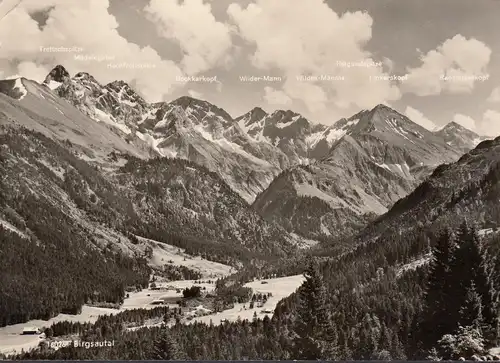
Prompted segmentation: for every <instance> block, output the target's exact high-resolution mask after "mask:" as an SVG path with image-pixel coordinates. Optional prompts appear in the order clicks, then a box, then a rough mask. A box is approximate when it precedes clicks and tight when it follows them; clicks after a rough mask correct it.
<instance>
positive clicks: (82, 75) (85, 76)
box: [73, 72, 99, 84]
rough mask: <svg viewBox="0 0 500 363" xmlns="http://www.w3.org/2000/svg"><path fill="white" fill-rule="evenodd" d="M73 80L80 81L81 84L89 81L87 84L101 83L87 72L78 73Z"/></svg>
mask: <svg viewBox="0 0 500 363" xmlns="http://www.w3.org/2000/svg"><path fill="white" fill-rule="evenodd" d="M73 80H78V81H81V82H85V81H87V82H93V83H97V84H99V82H97V80H96V79H95V78H94V76H92V75H91V74H90V73H87V72H78V73H77V74H75V76H74V77H73Z"/></svg>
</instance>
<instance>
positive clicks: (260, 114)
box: [248, 107, 268, 121]
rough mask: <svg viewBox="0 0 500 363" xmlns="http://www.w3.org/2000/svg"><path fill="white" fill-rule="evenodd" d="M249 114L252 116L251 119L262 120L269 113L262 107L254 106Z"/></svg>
mask: <svg viewBox="0 0 500 363" xmlns="http://www.w3.org/2000/svg"><path fill="white" fill-rule="evenodd" d="M248 115H249V116H250V120H251V121H255V120H262V119H263V118H264V117H266V116H267V115H268V114H267V112H266V111H264V110H263V109H262V108H260V107H254V108H252V109H251V110H250V112H248Z"/></svg>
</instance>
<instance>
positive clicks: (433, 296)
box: [412, 229, 457, 351]
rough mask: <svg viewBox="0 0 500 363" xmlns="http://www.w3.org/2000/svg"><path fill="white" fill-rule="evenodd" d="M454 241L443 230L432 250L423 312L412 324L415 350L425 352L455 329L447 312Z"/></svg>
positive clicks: (451, 316)
mask: <svg viewBox="0 0 500 363" xmlns="http://www.w3.org/2000/svg"><path fill="white" fill-rule="evenodd" d="M455 249H456V247H455V241H454V238H453V235H452V233H451V231H450V230H448V229H446V230H444V231H443V232H442V233H441V235H440V236H439V238H438V239H437V241H436V244H435V246H434V247H433V249H432V259H431V264H430V269H429V278H428V282H427V288H426V291H425V298H424V312H423V313H422V314H421V316H420V319H418V320H416V321H415V324H416V325H417V327H416V328H415V331H414V332H412V334H414V336H413V338H414V340H415V343H416V345H417V346H416V348H417V350H420V351H428V350H430V349H431V348H432V347H433V346H434V345H435V344H436V342H437V341H438V340H439V339H440V338H441V337H442V336H443V335H444V334H447V333H450V332H452V331H453V330H454V329H455V327H456V326H455V325H456V321H457V320H456V319H455V318H454V317H453V314H452V310H450V308H451V307H450V305H449V303H450V300H451V294H452V289H451V286H450V282H451V278H450V277H451V265H452V256H453V252H454V250H455Z"/></svg>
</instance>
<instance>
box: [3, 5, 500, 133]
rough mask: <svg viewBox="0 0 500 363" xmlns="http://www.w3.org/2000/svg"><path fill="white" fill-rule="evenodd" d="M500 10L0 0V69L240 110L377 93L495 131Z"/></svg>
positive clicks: (437, 120) (395, 103)
mask: <svg viewBox="0 0 500 363" xmlns="http://www.w3.org/2000/svg"><path fill="white" fill-rule="evenodd" d="M499 14H500V1H499V0H439V1H431V0H428V1H425V0H405V1H401V0H332V1H329V0H183V1H182V0H43V1H42V0H0V77H1V78H7V77H13V76H17V75H21V76H24V77H26V78H31V79H34V80H37V81H43V79H44V78H45V76H46V74H47V73H48V72H49V71H50V69H52V68H53V67H54V66H55V65H57V64H62V65H64V66H65V67H66V68H67V69H68V71H69V72H70V73H71V74H72V75H73V74H75V73H77V72H80V71H85V72H89V73H91V74H92V75H93V76H94V77H96V79H97V80H98V81H99V82H101V83H103V84H105V83H107V82H110V81H113V80H117V79H119V80H124V81H127V82H129V83H130V84H131V85H132V86H133V87H135V88H136V89H137V90H138V91H139V92H140V93H141V94H142V95H143V96H144V97H145V98H146V100H148V101H151V102H153V101H161V100H166V101H169V100H172V99H174V98H176V97H179V96H181V95H186V94H188V95H191V96H193V97H198V98H201V99H205V100H207V101H210V102H212V103H215V104H216V105H218V106H220V107H222V108H224V109H226V110H227V111H228V112H229V113H230V114H232V115H233V116H235V117H236V116H238V115H240V114H242V113H245V112H246V111H248V110H250V109H251V108H253V107H255V106H260V107H262V108H263V109H265V110H266V111H273V110H275V109H292V110H294V111H297V112H300V113H302V114H304V115H305V116H306V117H308V118H310V119H311V121H316V122H323V123H326V124H332V123H334V122H335V121H337V120H338V119H339V118H341V117H346V116H347V117H348V116H350V115H352V114H354V113H356V112H358V111H359V110H360V109H368V108H372V107H374V106H375V105H377V104H379V103H385V104H388V105H390V106H392V107H394V108H395V109H397V110H398V111H400V112H402V113H405V114H406V115H407V116H409V117H410V118H411V119H412V120H413V121H415V122H418V123H420V124H421V125H423V126H424V127H427V128H430V129H432V128H434V127H436V126H442V125H444V124H446V123H448V122H450V121H452V120H454V121H456V122H459V123H460V124H462V125H464V126H466V127H468V128H470V129H473V130H475V131H477V132H479V133H481V134H485V135H499V134H500V37H499V36H498V34H500V22H499V21H498V15H499ZM50 47H53V48H60V47H66V48H70V50H71V51H65V52H61V51H59V49H49V48H50ZM349 65H350V66H349ZM252 76H253V77H261V78H260V80H259V78H257V80H256V81H248V80H246V81H245V80H243V78H247V79H248V77H252ZM443 76H445V77H447V78H446V79H443V78H442V77H443ZM189 77H191V78H189ZM193 77H195V78H193ZM266 77H268V78H266Z"/></svg>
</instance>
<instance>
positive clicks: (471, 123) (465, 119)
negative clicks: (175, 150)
mask: <svg viewBox="0 0 500 363" xmlns="http://www.w3.org/2000/svg"><path fill="white" fill-rule="evenodd" d="M453 121H455V122H456V123H457V124H459V125H462V126H463V127H465V128H466V129H469V130H472V131H475V132H477V131H479V130H477V128H476V121H475V120H474V119H473V118H472V117H470V116H467V115H463V114H460V113H457V114H455V116H453Z"/></svg>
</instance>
